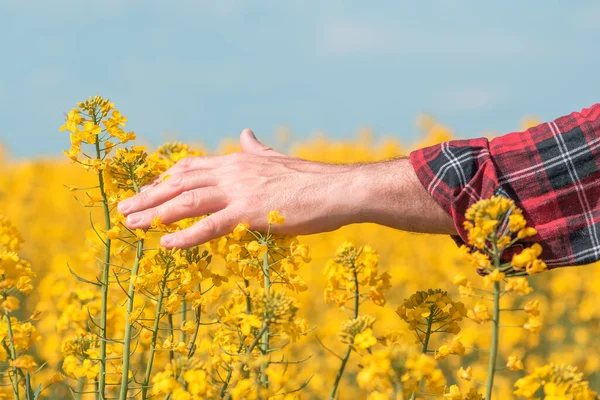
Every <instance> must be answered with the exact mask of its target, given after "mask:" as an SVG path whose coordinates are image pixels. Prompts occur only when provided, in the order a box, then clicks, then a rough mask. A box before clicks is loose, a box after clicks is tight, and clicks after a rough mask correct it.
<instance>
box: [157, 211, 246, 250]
mask: <svg viewBox="0 0 600 400" xmlns="http://www.w3.org/2000/svg"><path fill="white" fill-rule="evenodd" d="M236 224H237V221H236V218H234V217H233V215H232V213H231V212H230V211H227V210H226V209H225V210H221V211H218V212H216V213H214V214H212V215H209V216H208V217H206V218H204V219H202V220H200V221H198V222H197V223H196V224H194V225H192V226H191V227H189V228H187V229H184V230H181V231H179V232H175V233H172V234H170V235H165V236H163V237H162V238H161V240H160V244H161V245H162V246H164V247H166V248H167V249H172V248H174V247H176V248H178V249H188V248H190V247H193V246H197V245H199V244H202V243H206V242H208V241H209V240H212V239H216V238H218V237H221V236H224V235H226V234H228V233H229V232H231V231H232V230H233V228H235V226H236Z"/></svg>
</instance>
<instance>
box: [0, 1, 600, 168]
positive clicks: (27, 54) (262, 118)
mask: <svg viewBox="0 0 600 400" xmlns="http://www.w3.org/2000/svg"><path fill="white" fill-rule="evenodd" d="M598 21H600V4H598V3H597V2H594V1H578V2H561V1H545V2H519V1H504V2H494V3H493V4H492V3H491V2H478V1H452V0H439V1H420V2H409V1H378V2H359V1H326V2H321V1H298V0H289V1H282V2H278V1H253V2H251V1H245V0H219V1H185V0H181V1H171V2H163V1H127V2H124V1H118V0H107V1H102V2H82V1H71V0H54V1H42V0H29V1H20V0H14V1H13V0H1V1H0V43H1V48H2V56H1V59H2V63H0V77H1V78H0V122H1V124H2V128H1V129H0V142H1V143H2V144H3V145H4V146H6V147H8V149H9V152H10V153H11V154H12V156H13V157H17V158H25V157H32V156H42V155H52V156H54V155H59V154H60V151H61V150H62V149H63V148H66V144H65V140H64V137H63V136H61V135H60V134H59V132H58V127H59V126H60V125H61V124H62V122H63V120H62V115H63V113H64V112H66V111H68V110H69V109H70V108H71V107H72V106H73V105H74V104H75V103H76V102H77V101H79V100H80V99H82V98H86V97H88V96H89V95H94V94H100V95H102V96H106V97H109V98H111V100H112V101H114V102H115V104H116V105H117V107H118V108H119V109H122V110H123V111H124V113H125V114H126V115H127V116H128V118H129V120H130V124H129V128H131V129H133V130H135V131H136V133H137V134H138V136H139V137H142V138H144V140H147V141H149V144H151V145H157V144H160V143H161V142H163V141H164V140H167V139H169V140H174V139H177V140H183V141H187V142H202V143H204V144H205V145H206V146H208V148H209V149H211V148H215V147H216V146H217V144H218V143H219V142H221V140H222V139H223V138H226V137H232V138H236V137H237V135H238V134H239V132H240V131H241V130H242V129H243V128H245V127H251V128H252V129H253V130H254V131H255V132H256V133H257V135H258V136H259V137H263V138H266V141H269V140H270V139H269V138H272V137H273V132H275V131H278V130H280V129H281V127H287V128H288V129H289V131H291V132H292V133H293V136H294V139H295V140H298V139H304V138H306V137H311V136H312V135H313V134H314V133H315V132H321V131H323V132H326V133H327V136H328V137H330V138H346V137H353V136H355V135H356V132H357V130H360V129H363V128H364V127H369V128H371V129H372V131H373V134H374V137H375V138H380V137H383V136H393V137H395V138H397V139H399V140H401V141H402V142H404V143H410V142H413V141H416V140H417V136H418V135H419V131H418V130H417V129H416V127H415V118H416V117H417V115H419V114H421V113H424V112H425V113H429V114H431V115H433V116H435V118H436V119H437V120H439V121H441V122H442V123H444V124H446V125H448V126H451V127H452V128H453V129H454V130H455V135H456V136H457V137H459V138H466V137H475V136H478V135H482V134H486V133H488V132H493V133H495V134H501V133H505V132H510V131H514V130H518V129H519V120H520V118H521V117H523V116H524V115H536V116H538V117H539V118H541V119H542V120H548V119H553V118H556V117H559V116H561V115H565V114H568V113H570V112H571V111H575V110H576V111H579V110H581V109H582V108H585V107H588V106H590V105H591V104H593V103H595V102H598V93H600V76H599V74H598V72H597V71H598V65H600V52H598V51H597V50H598V43H600V23H599V22H598Z"/></svg>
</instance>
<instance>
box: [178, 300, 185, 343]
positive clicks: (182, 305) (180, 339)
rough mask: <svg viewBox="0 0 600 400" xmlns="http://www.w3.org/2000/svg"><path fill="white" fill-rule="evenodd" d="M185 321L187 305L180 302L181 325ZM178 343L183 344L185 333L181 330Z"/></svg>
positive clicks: (182, 301) (183, 301)
mask: <svg viewBox="0 0 600 400" xmlns="http://www.w3.org/2000/svg"><path fill="white" fill-rule="evenodd" d="M186 319H187V303H186V301H185V300H181V323H182V324H183V322H184V321H185V320H186ZM179 341H180V342H184V343H185V332H184V331H183V330H180V331H179Z"/></svg>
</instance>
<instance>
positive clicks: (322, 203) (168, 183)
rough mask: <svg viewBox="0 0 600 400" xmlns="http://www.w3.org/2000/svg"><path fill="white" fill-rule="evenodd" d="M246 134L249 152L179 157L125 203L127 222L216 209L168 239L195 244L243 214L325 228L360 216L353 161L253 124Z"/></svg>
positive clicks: (263, 223) (143, 224)
mask: <svg viewBox="0 0 600 400" xmlns="http://www.w3.org/2000/svg"><path fill="white" fill-rule="evenodd" d="M240 142H241V146H242V152H241V153H234V154H229V155H225V156H206V157H188V158H185V159H183V160H181V161H179V162H178V163H177V164H175V165H174V166H173V167H172V168H170V169H169V170H168V171H166V172H165V173H164V174H163V175H161V177H159V178H158V179H157V182H160V183H158V184H153V185H149V186H148V187H145V188H143V191H142V192H140V193H139V194H137V195H135V196H133V197H132V198H130V199H126V200H124V201H122V202H121V203H119V206H118V210H119V211H120V212H121V213H123V214H124V215H126V216H127V220H126V224H127V226H128V227H129V228H130V229H136V228H148V227H149V225H150V223H151V221H152V219H153V218H154V217H156V216H159V217H160V219H161V221H162V222H163V223H165V224H169V223H173V222H176V221H178V220H180V219H183V218H188V217H198V216H201V215H205V214H209V213H210V214H211V215H209V216H208V217H206V218H204V219H202V220H200V221H199V222H197V223H196V224H195V225H193V226H192V227H190V228H187V229H184V230H181V231H179V232H175V233H172V234H169V235H166V236H163V237H162V239H161V244H162V245H163V246H164V247H166V248H173V247H177V248H189V247H192V246H195V245H198V244H201V243H205V242H207V241H209V240H212V239H215V238H218V237H220V236H223V235H225V234H227V233H229V232H231V231H232V230H233V228H235V226H236V225H237V224H238V223H240V222H244V223H248V224H249V225H250V227H251V229H253V230H259V231H266V229H267V214H268V212H269V211H270V210H278V211H279V212H280V213H281V214H282V215H283V216H285V224H284V225H277V226H272V227H271V231H272V232H273V233H280V234H289V235H298V234H311V233H318V232H325V231H331V230H335V229H337V228H339V227H341V226H342V225H345V224H348V223H352V222H357V221H355V218H356V217H357V213H356V209H355V207H354V205H353V204H351V203H352V202H349V201H348V195H349V192H348V191H349V190H350V188H351V186H352V184H353V181H354V179H353V178H352V176H351V175H352V174H351V171H352V170H353V168H352V167H353V166H349V165H330V164H323V163H317V162H310V161H306V160H301V159H298V158H294V157H289V156H286V155H284V154H281V153H278V152H276V151H275V150H273V149H271V148H269V147H267V146H265V145H263V144H262V143H260V142H259V141H258V140H257V139H256V137H255V136H254V134H253V133H252V131H251V130H249V129H246V130H244V131H243V132H242V134H241V136H240ZM166 175H170V176H169V178H168V179H167V180H164V181H162V178H163V177H164V176H166Z"/></svg>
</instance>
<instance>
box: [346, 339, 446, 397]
mask: <svg viewBox="0 0 600 400" xmlns="http://www.w3.org/2000/svg"><path fill="white" fill-rule="evenodd" d="M361 364H362V366H363V368H362V369H361V370H360V372H359V373H358V375H357V376H356V380H357V382H358V385H359V386H360V387H361V388H363V389H365V390H367V391H368V392H369V397H368V399H369V400H379V399H392V398H393V399H397V398H400V399H408V398H409V397H410V395H411V393H415V392H419V391H420V383H421V382H425V387H424V390H426V391H427V392H428V393H431V394H432V395H435V394H437V395H438V396H439V395H441V393H442V392H443V390H444V387H445V385H446V379H445V378H444V374H443V373H442V371H441V369H439V368H438V366H437V363H436V361H435V360H434V359H433V358H431V357H430V356H427V355H425V354H421V353H418V352H416V351H414V349H410V348H404V347H402V346H398V345H395V346H392V347H387V348H385V349H382V350H378V351H376V352H373V353H372V354H367V355H365V356H364V357H363V359H362V361H361Z"/></svg>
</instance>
